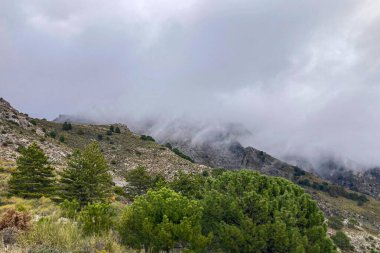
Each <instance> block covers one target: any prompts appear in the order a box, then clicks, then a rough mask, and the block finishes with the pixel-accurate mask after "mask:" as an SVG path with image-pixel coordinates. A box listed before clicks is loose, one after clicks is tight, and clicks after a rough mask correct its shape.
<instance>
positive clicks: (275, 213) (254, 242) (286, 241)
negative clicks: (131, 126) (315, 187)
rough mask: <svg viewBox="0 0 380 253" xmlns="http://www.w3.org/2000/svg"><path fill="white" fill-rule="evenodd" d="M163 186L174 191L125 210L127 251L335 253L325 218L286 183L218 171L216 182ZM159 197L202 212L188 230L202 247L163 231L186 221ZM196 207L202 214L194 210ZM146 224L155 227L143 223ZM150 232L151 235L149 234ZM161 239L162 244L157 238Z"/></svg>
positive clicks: (185, 180)
mask: <svg viewBox="0 0 380 253" xmlns="http://www.w3.org/2000/svg"><path fill="white" fill-rule="evenodd" d="M167 186H168V187H170V188H171V189H172V190H173V191H169V190H167V189H161V190H158V191H148V194H147V196H145V197H138V198H137V200H136V201H135V202H134V203H133V204H132V206H131V207H130V208H129V209H127V211H126V212H125V214H124V218H123V223H122V224H123V225H122V229H121V236H122V239H123V241H124V242H125V243H126V244H127V245H129V246H131V247H134V248H140V247H142V246H143V245H144V246H145V247H146V248H151V249H152V250H153V251H154V250H167V249H168V248H185V249H193V250H195V251H196V252H206V251H208V252H210V251H211V252H213V251H215V252H218V251H222V252H333V251H334V250H333V244H332V242H331V240H330V239H328V238H327V236H326V225H325V224H324V217H323V214H322V213H321V212H320V210H319V209H318V207H317V205H316V203H315V202H314V201H313V200H312V199H311V198H310V196H309V195H308V194H306V193H305V192H304V191H303V189H302V188H300V187H298V186H296V185H294V184H293V183H291V182H289V181H287V180H284V179H280V178H271V177H267V176H263V175H260V174H258V173H255V172H252V171H245V170H242V171H238V172H225V173H223V172H222V171H221V173H220V174H219V175H218V176H216V177H207V176H202V175H201V174H196V175H190V174H184V173H180V174H179V175H178V177H177V178H176V179H175V180H174V181H173V182H170V183H167ZM172 195H174V196H172ZM163 196H170V197H167V198H168V199H184V200H183V201H185V202H186V201H192V203H193V204H192V209H193V210H194V212H198V211H199V212H200V214H199V215H200V217H201V218H200V219H199V220H193V221H192V223H191V224H192V225H191V226H190V225H189V226H188V229H189V231H191V230H192V229H194V230H195V231H193V232H192V234H193V235H194V234H195V235H197V237H199V238H202V239H198V241H199V242H202V246H201V247H200V248H197V246H196V245H195V244H192V243H191V242H189V241H187V243H188V244H183V241H184V239H179V238H180V237H179V235H176V234H175V233H174V232H169V230H167V229H169V228H173V225H170V224H171V223H175V224H182V221H181V219H180V217H185V215H177V214H176V213H177V212H181V211H182V209H183V208H185V207H186V205H184V207H181V206H179V205H176V204H174V203H171V204H168V206H166V205H165V204H164V203H165V201H166V200H165V197H163ZM158 200H159V202H155V201H158ZM159 203H161V204H159ZM162 205H163V206H162ZM197 205H199V206H200V207H201V209H199V210H198V209H197V207H196V206H197ZM152 208H153V210H152ZM154 208H157V211H154V210H155V209H154ZM185 210H186V209H185ZM197 210H198V211H197ZM173 215H174V217H177V218H178V219H179V220H177V222H174V221H173V220H172V219H171V218H170V217H171V216H173ZM176 215H177V216H176ZM137 217H138V218H137ZM144 220H145V221H149V222H153V223H143V221H144ZM164 224H165V226H164ZM144 226H146V228H145V229H146V231H145V230H144ZM156 226H157V228H156ZM198 226H200V227H201V232H202V233H201V234H199V232H198V230H197V229H198ZM150 230H153V231H155V232H154V233H153V234H150V233H148V231H150ZM142 231H144V232H142ZM144 234H145V235H147V236H146V237H144ZM164 235H166V237H165V240H164V238H160V236H164ZM211 235H213V236H212V237H211ZM153 238H157V240H158V241H159V242H160V243H161V244H159V243H158V242H155V240H154V239H153ZM175 238H176V239H175ZM163 242H165V243H163ZM155 243H158V244H155ZM206 246H207V247H206Z"/></svg>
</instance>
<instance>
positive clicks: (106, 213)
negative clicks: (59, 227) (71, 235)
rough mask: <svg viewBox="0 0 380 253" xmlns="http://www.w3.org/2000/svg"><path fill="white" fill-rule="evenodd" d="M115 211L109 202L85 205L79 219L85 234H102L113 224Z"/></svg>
mask: <svg viewBox="0 0 380 253" xmlns="http://www.w3.org/2000/svg"><path fill="white" fill-rule="evenodd" d="M114 215H115V214H114V212H113V210H112V208H111V206H110V205H109V204H107V203H93V204H88V205H87V206H85V207H84V208H83V209H82V211H81V212H80V213H79V221H80V222H81V225H82V229H83V231H84V232H85V234H100V233H102V232H104V231H108V230H109V229H110V228H111V225H112V218H113V216H114Z"/></svg>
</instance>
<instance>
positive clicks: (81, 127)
mask: <svg viewBox="0 0 380 253" xmlns="http://www.w3.org/2000/svg"><path fill="white" fill-rule="evenodd" d="M61 118H62V117H61ZM65 119H66V120H68V119H70V118H67V117H66V118H65ZM113 127H114V128H116V127H118V128H119V129H120V133H116V132H115V131H114V132H112V131H110V125H104V124H103V125H92V124H79V123H78V124H72V129H70V130H64V129H63V124H62V123H61V122H50V121H46V120H41V119H33V118H31V117H29V116H28V115H26V114H24V113H20V112H18V111H17V110H15V109H14V108H12V107H11V105H10V104H9V103H8V102H6V101H5V100H4V99H0V133H1V134H0V167H2V168H3V171H4V173H2V172H1V171H0V180H2V181H5V180H6V178H7V177H8V176H9V173H7V171H9V170H11V169H12V168H13V167H14V166H15V159H16V158H17V156H18V152H17V150H18V148H19V147H21V146H27V145H29V144H30V143H32V142H37V143H38V144H39V145H40V146H41V147H42V148H43V149H44V151H45V152H46V153H47V155H48V156H49V158H50V160H51V162H52V163H53V165H54V167H55V168H57V170H59V169H61V168H62V167H64V166H65V165H66V161H67V156H68V155H69V154H70V153H71V152H72V151H73V150H74V149H76V148H79V149H81V148H83V147H84V146H85V145H86V144H88V143H89V142H90V141H92V140H97V141H99V143H100V145H101V148H102V150H103V152H104V154H105V156H106V158H107V160H108V161H109V163H110V166H111V167H112V170H113V175H114V180H115V182H116V183H117V184H122V183H123V179H122V177H123V174H124V173H125V172H126V171H128V170H129V169H131V168H134V167H136V166H138V165H142V166H145V167H146V168H147V169H148V170H149V171H152V172H156V171H160V172H163V173H164V174H165V175H166V176H167V177H171V176H173V175H174V174H175V173H177V172H178V170H184V171H187V172H200V171H203V170H208V169H210V167H214V168H220V167H222V168H226V169H240V168H248V169H253V170H258V171H261V172H263V173H265V174H268V175H272V176H281V177H285V178H287V179H289V180H292V181H293V182H296V183H300V182H306V181H307V182H309V184H302V186H303V187H304V188H305V190H306V191H308V192H309V193H310V194H311V195H312V196H313V198H314V199H315V200H316V201H317V202H318V204H319V206H320V208H321V209H322V210H323V211H324V212H325V214H326V216H327V217H339V218H340V219H342V220H343V221H345V220H346V221H349V220H350V221H355V225H354V226H352V225H350V223H347V224H346V225H344V228H343V229H344V231H345V232H346V233H347V234H348V235H349V236H350V238H351V239H352V241H353V242H355V245H354V246H355V252H366V251H363V248H365V249H366V250H368V252H369V250H371V249H376V248H380V237H379V232H380V201H378V200H377V199H375V198H372V197H369V196H367V199H368V201H366V202H363V203H361V204H360V205H358V202H357V201H356V200H353V199H350V198H347V197H345V196H342V195H339V194H338V195H334V196H332V195H331V194H329V192H328V191H326V187H327V188H329V187H330V188H331V189H335V188H334V186H333V185H332V184H331V183H329V182H328V181H326V180H324V179H322V178H320V177H318V176H316V175H315V174H313V173H308V172H305V171H304V170H302V169H300V168H299V167H297V166H292V165H289V164H287V163H285V162H282V161H280V160H278V159H276V158H274V157H272V156H270V155H269V154H266V153H265V152H263V151H260V150H257V149H255V148H252V147H243V146H242V145H241V144H240V143H238V142H230V144H229V145H218V143H216V144H215V143H214V144H213V142H203V143H202V142H198V143H196V144H194V143H192V142H189V141H178V139H177V141H175V140H173V139H168V140H161V141H162V142H161V144H158V143H156V142H154V141H149V140H146V139H142V138H141V136H140V135H138V134H135V133H133V132H132V131H130V130H129V128H128V127H127V126H126V125H122V124H114V125H113ZM166 142H170V143H171V144H172V145H173V146H174V147H177V148H179V149H180V150H181V151H182V152H183V153H185V154H186V155H188V156H190V157H191V158H193V159H194V160H195V162H196V163H192V162H190V161H188V160H186V159H183V158H181V157H180V156H178V155H177V154H175V153H174V152H173V151H172V150H171V149H169V148H167V147H166V146H165V143H166ZM366 177H367V178H370V179H371V180H373V182H375V183H378V174H377V171H376V170H374V171H373V172H371V173H370V172H368V174H367V175H366ZM354 178H355V177H354ZM363 178H364V177H363ZM355 180H358V179H357V178H355ZM363 180H364V179H363ZM332 181H333V180H332ZM367 182H371V181H367ZM341 185H345V184H343V183H341ZM345 186H348V188H351V189H352V190H355V189H354V188H352V187H350V186H349V185H345ZM321 187H322V188H321ZM324 187H325V188H324ZM2 190H3V189H2V187H0V191H2ZM340 190H341V189H340ZM345 191H347V192H348V194H357V193H355V192H354V191H349V190H348V189H347V190H345ZM363 192H365V191H364V190H363ZM355 196H356V195H355ZM330 231H331V233H334V230H330ZM368 238H372V239H368Z"/></svg>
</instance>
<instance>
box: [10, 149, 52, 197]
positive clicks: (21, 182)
mask: <svg viewBox="0 0 380 253" xmlns="http://www.w3.org/2000/svg"><path fill="white" fill-rule="evenodd" d="M20 153H21V155H20V156H19V157H18V159H17V167H16V170H15V171H14V172H12V174H11V178H10V180H9V193H10V194H13V195H17V196H21V197H25V198H40V197H42V196H51V195H54V192H55V185H54V184H55V176H54V174H53V170H54V169H53V168H52V167H51V166H50V163H49V161H48V157H47V156H46V155H45V153H44V152H43V150H42V149H41V148H40V147H39V146H38V145H37V144H36V143H33V144H31V145H30V146H29V147H28V148H23V149H21V150H20Z"/></svg>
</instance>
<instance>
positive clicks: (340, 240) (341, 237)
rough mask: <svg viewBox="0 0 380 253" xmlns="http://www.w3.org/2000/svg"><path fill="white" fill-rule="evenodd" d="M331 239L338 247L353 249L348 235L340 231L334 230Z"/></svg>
mask: <svg viewBox="0 0 380 253" xmlns="http://www.w3.org/2000/svg"><path fill="white" fill-rule="evenodd" d="M331 239H333V241H334V243H335V244H336V246H338V248H340V249H341V250H352V249H353V246H352V245H351V243H350V238H348V236H347V235H346V234H345V233H343V232H342V231H338V232H336V234H335V235H333V236H332V237H331Z"/></svg>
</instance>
